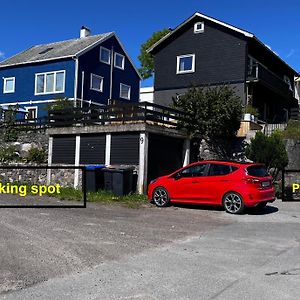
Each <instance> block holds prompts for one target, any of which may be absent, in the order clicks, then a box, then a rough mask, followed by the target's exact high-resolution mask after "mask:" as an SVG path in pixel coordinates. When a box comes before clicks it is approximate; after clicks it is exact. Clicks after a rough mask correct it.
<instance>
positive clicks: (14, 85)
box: [3, 77, 16, 94]
mask: <svg viewBox="0 0 300 300" xmlns="http://www.w3.org/2000/svg"><path fill="white" fill-rule="evenodd" d="M3 80H4V81H3V94H12V93H14V92H15V88H16V77H6V78H3ZM9 80H13V89H12V90H8V91H7V90H6V83H7V81H9Z"/></svg>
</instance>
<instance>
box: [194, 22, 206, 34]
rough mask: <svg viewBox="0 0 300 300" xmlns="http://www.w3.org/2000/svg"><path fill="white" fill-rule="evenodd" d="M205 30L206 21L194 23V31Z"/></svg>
mask: <svg viewBox="0 0 300 300" xmlns="http://www.w3.org/2000/svg"><path fill="white" fill-rule="evenodd" d="M202 32H204V22H197V23H195V25H194V33H202Z"/></svg>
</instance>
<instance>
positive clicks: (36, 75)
mask: <svg viewBox="0 0 300 300" xmlns="http://www.w3.org/2000/svg"><path fill="white" fill-rule="evenodd" d="M57 73H63V74H64V81H63V90H62V91H55V90H56V75H57ZM48 74H54V83H53V88H54V91H52V92H46V75H48ZM40 75H44V78H45V79H44V91H43V92H41V93H38V92H37V77H38V76H40ZM65 85H66V71H65V70H59V71H52V72H42V73H35V83H34V86H35V87H34V95H49V94H63V93H64V92H65Z"/></svg>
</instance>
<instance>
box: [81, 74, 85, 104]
mask: <svg viewBox="0 0 300 300" xmlns="http://www.w3.org/2000/svg"><path fill="white" fill-rule="evenodd" d="M83 87H84V71H82V72H81V108H82V107H83Z"/></svg>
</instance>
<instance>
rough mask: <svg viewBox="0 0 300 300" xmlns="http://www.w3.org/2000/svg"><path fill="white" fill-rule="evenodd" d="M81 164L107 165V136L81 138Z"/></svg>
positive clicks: (85, 136) (83, 136)
mask: <svg viewBox="0 0 300 300" xmlns="http://www.w3.org/2000/svg"><path fill="white" fill-rule="evenodd" d="M80 163H81V164H105V135H82V136H81V137H80Z"/></svg>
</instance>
